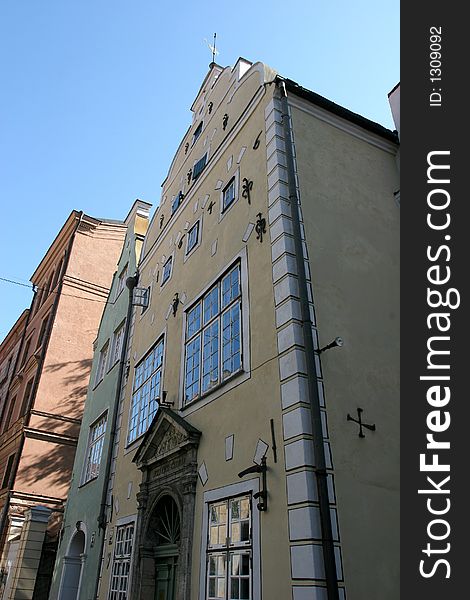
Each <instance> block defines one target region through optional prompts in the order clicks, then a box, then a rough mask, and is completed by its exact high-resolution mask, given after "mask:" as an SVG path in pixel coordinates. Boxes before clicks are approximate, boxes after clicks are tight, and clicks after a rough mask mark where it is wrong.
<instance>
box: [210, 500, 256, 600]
mask: <svg viewBox="0 0 470 600" xmlns="http://www.w3.org/2000/svg"><path fill="white" fill-rule="evenodd" d="M208 523H209V531H208V541H207V577H206V598H207V600H232V599H237V600H251V598H252V592H251V589H252V584H251V553H252V539H251V529H252V528H251V496H239V497H238V498H229V499H227V500H223V501H221V502H214V503H212V504H209V521H208Z"/></svg>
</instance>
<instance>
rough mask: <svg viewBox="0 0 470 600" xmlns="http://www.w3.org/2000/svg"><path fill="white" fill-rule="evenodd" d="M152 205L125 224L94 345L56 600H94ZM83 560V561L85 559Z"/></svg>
mask: <svg viewBox="0 0 470 600" xmlns="http://www.w3.org/2000/svg"><path fill="white" fill-rule="evenodd" d="M149 210H150V205H149V204H147V203H146V202H142V201H140V200H136V202H135V203H134V205H133V207H132V209H131V210H130V212H129V214H128V216H127V218H126V219H125V224H126V226H127V234H126V239H125V242H124V245H123V249H122V253H121V256H120V258H119V261H118V264H117V270H116V272H115V274H114V279H113V283H112V285H111V289H110V292H109V297H108V303H107V304H106V306H105V309H104V312H103V316H102V318H101V323H100V327H99V331H98V337H97V338H96V340H95V344H94V350H95V352H94V357H93V364H92V369H91V378H90V384H89V387H88V394H87V400H86V402H85V408H84V412H83V418H82V423H81V429H80V435H79V439H78V446H77V452H76V455H75V463H74V467H73V477H72V483H71V487H70V492H69V497H68V500H67V504H66V509H65V516H64V521H63V525H62V533H61V542H60V546H59V550H58V553H57V559H56V566H55V571H54V578H53V583H52V587H51V592H50V598H60V599H71V598H76V597H78V596H77V593H78V589H80V597H81V598H94V597H95V591H96V590H95V587H96V583H97V580H98V574H99V566H100V556H101V549H102V546H103V542H104V528H103V527H100V524H99V521H98V518H99V514H100V510H102V511H104V508H105V505H106V493H107V481H108V477H109V474H110V468H111V464H110V462H109V461H110V459H111V453H110V452H109V448H110V444H111V441H112V434H113V430H114V428H115V419H116V416H117V410H116V409H117V406H118V400H119V396H118V395H117V394H119V389H120V384H121V382H122V377H123V375H124V374H125V362H124V361H125V350H126V347H125V340H126V334H127V331H128V328H127V327H126V325H127V322H128V321H127V316H128V310H129V309H128V307H129V289H128V287H127V286H126V281H127V279H128V278H133V276H134V275H135V273H136V269H137V262H138V259H139V256H140V251H141V248H142V243H143V240H144V235H145V232H146V231H147V227H148V222H149ZM82 557H83V558H82Z"/></svg>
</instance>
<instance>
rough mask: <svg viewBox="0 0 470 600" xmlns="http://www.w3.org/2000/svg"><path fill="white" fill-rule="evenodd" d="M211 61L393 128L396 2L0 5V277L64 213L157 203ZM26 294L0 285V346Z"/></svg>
mask: <svg viewBox="0 0 470 600" xmlns="http://www.w3.org/2000/svg"><path fill="white" fill-rule="evenodd" d="M214 32H217V46H218V50H219V52H220V53H219V55H218V56H217V57H216V62H217V63H219V64H221V65H223V66H228V65H233V64H235V61H236V59H237V58H238V57H239V56H243V57H244V58H246V59H248V60H251V61H253V62H256V61H262V62H264V63H267V64H268V65H269V66H271V67H272V68H274V69H276V70H277V72H278V73H279V74H280V75H282V76H284V77H288V78H289V79H293V80H294V81H296V82H297V83H299V84H300V85H302V86H303V87H306V88H308V89H310V90H313V91H315V92H317V93H319V94H321V95H323V96H326V97H327V98H328V99H330V100H333V101H334V102H336V103H338V104H341V105H342V106H345V107H346V108H349V109H350V110H352V111H354V112H357V113H359V114H361V115H363V116H365V117H367V118H369V119H371V120H373V121H376V122H378V123H381V124H382V125H384V126H386V127H388V128H390V129H394V125H393V121H392V118H391V114H390V109H389V105H388V100H387V94H388V92H389V91H390V90H391V89H392V88H393V87H394V86H395V84H396V83H397V82H398V81H399V78H400V74H399V35H400V33H399V0H382V1H380V2H377V0H356V2H350V1H346V0H336V2H332V1H327V0H323V1H322V2H320V1H319V0H282V1H281V0H270V1H268V0H251V1H249V2H248V1H246V0H238V1H236V2H214V1H212V2H209V1H207V0H198V1H197V2H189V1H187V0H184V1H183V0H180V1H179V2H178V1H176V0H174V1H173V2H167V1H165V0H132V1H131V0H2V1H1V2H0V66H1V69H0V78H1V83H0V194H1V197H0V223H1V235H0V278H7V279H12V280H15V281H17V282H20V283H26V284H27V283H28V281H29V278H30V276H31V275H32V273H33V272H34V270H35V269H36V267H37V265H38V263H39V262H40V260H41V258H42V257H43V255H44V253H45V252H46V250H47V248H48V247H49V245H50V243H51V242H52V241H53V239H54V238H55V236H56V234H57V233H58V231H59V230H60V228H61V226H62V225H63V223H64V222H65V220H66V219H67V217H68V215H69V214H70V212H71V211H72V210H73V209H77V210H83V211H84V212H86V213H87V214H89V215H91V216H95V217H105V218H110V219H124V218H125V216H126V215H127V212H128V210H129V208H130V206H131V205H132V203H133V201H134V200H135V198H141V199H142V200H146V201H148V202H151V203H152V204H153V205H154V206H155V205H157V204H158V202H159V200H160V191H161V188H160V186H161V183H162V182H163V180H164V179H165V176H166V173H167V170H168V167H169V165H170V162H171V160H172V158H173V154H174V152H175V150H176V148H177V147H178V144H179V142H180V140H181V137H182V136H183V135H184V133H185V132H186V129H187V127H188V126H189V124H190V123H191V113H190V106H191V104H192V101H193V100H194V98H195V96H196V94H197V92H198V90H199V87H200V85H201V83H202V80H203V79H204V77H205V75H206V73H207V69H208V65H209V63H210V61H211V53H210V50H209V49H208V47H207V45H206V44H205V42H204V39H207V40H208V41H209V42H212V36H213V34H214ZM31 298H32V292H31V290H30V289H28V288H27V287H21V286H19V285H14V284H11V283H7V282H5V281H2V280H1V279H0V340H1V339H3V338H4V336H5V335H6V334H7V333H8V331H9V329H10V328H11V326H12V325H13V324H14V322H15V321H16V319H17V317H18V316H19V315H20V313H21V312H22V310H23V309H24V308H27V307H28V306H29V305H30V302H31Z"/></svg>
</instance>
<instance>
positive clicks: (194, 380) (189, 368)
mask: <svg viewBox="0 0 470 600" xmlns="http://www.w3.org/2000/svg"><path fill="white" fill-rule="evenodd" d="M200 351H201V336H200V335H198V336H197V337H195V338H194V340H193V341H192V342H189V344H186V369H185V371H186V377H185V399H186V400H185V401H186V402H189V401H190V400H192V399H193V398H195V397H196V396H198V395H199V363H200Z"/></svg>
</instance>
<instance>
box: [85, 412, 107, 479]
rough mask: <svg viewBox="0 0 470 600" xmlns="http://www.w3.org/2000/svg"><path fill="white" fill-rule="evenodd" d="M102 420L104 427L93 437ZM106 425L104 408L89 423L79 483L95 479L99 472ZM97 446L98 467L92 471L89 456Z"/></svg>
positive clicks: (90, 456)
mask: <svg viewBox="0 0 470 600" xmlns="http://www.w3.org/2000/svg"><path fill="white" fill-rule="evenodd" d="M103 420H104V428H103V430H102V432H101V433H100V434H99V435H98V436H97V437H96V438H95V439H93V432H94V431H95V430H96V428H97V427H99V426H100V425H101V424H102V422H103ZM107 426H108V411H107V410H106V411H105V412H104V413H102V414H101V415H100V416H99V417H98V418H97V419H96V420H95V421H94V422H93V423H92V424H91V425H90V429H89V431H88V442H87V450H86V455H85V462H84V463H83V472H82V481H81V484H80V485H85V483H88V482H89V481H93V480H94V479H97V478H98V476H99V474H100V464H101V457H102V456H103V447H104V439H105V437H106V429H107ZM97 446H99V450H98V452H99V460H98V462H97V464H98V467H97V470H96V472H92V468H91V464H92V463H91V458H92V454H93V452H94V449H95V448H96V447H97ZM94 464H96V461H94ZM89 467H90V468H89Z"/></svg>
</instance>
